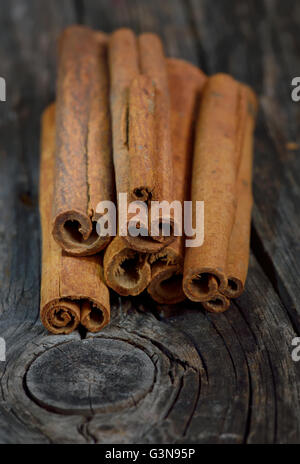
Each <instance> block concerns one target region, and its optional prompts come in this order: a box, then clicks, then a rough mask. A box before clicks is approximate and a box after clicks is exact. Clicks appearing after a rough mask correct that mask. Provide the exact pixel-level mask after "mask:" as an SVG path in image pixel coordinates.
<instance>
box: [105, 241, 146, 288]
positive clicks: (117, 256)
mask: <svg viewBox="0 0 300 464" xmlns="http://www.w3.org/2000/svg"><path fill="white" fill-rule="evenodd" d="M147 257H148V256H147V254H145V253H139V252H137V251H136V250H132V249H130V248H128V245H127V244H126V242H125V241H124V240H123V239H122V238H120V237H115V238H114V239H113V241H112V242H111V243H110V245H109V246H108V247H107V249H106V251H105V254H104V260H103V267H104V278H105V281H106V284H107V285H108V286H109V287H110V288H112V289H113V290H114V291H115V292H117V293H119V295H124V296H127V295H132V296H135V295H139V294H140V293H141V292H142V291H143V290H145V288H146V287H147V286H148V284H149V282H150V280H151V268H150V265H149V263H148V261H147Z"/></svg>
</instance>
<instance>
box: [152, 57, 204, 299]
mask: <svg viewBox="0 0 300 464" xmlns="http://www.w3.org/2000/svg"><path fill="white" fill-rule="evenodd" d="M167 69H168V82H169V92H170V101H171V142H172V163H173V175H174V199H175V200H178V201H180V202H181V204H182V207H183V202H184V201H185V200H188V199H189V194H190V192H189V189H190V180H191V158H192V150H193V136H194V120H195V115H196V107H197V104H198V103H199V98H200V93H201V90H202V87H203V85H204V83H205V81H206V76H205V75H204V74H203V73H202V71H200V70H199V69H198V68H196V67H195V66H193V65H191V64H190V63H188V62H186V61H183V60H178V59H174V58H168V59H167ZM184 240H185V239H184V236H181V237H176V239H175V241H174V242H173V243H171V244H170V245H168V246H166V247H165V248H164V249H163V250H162V251H160V252H158V253H154V254H152V255H151V256H150V258H149V262H150V263H151V283H150V285H149V287H148V292H149V294H150V295H151V297H152V298H153V299H154V300H155V301H157V302H158V303H161V304H164V303H169V304H173V303H178V302H180V301H183V300H184V299H185V295H184V293H183V290H182V274H183V260H184Z"/></svg>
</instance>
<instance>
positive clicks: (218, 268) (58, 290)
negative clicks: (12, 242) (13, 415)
mask: <svg viewBox="0 0 300 464" xmlns="http://www.w3.org/2000/svg"><path fill="white" fill-rule="evenodd" d="M256 110H257V103H256V98H255V95H254V93H253V92H252V91H251V89H250V88H248V87H247V86H246V85H244V84H241V83H239V82H237V81H236V80H234V79H233V78H232V77H231V76H229V75H226V74H216V75H213V76H211V77H207V76H206V75H205V74H204V73H203V72H202V71H201V70H199V69H198V68H197V67H195V66H193V65H192V64H190V63H188V62H186V61H183V60H180V59H174V58H166V57H165V55H164V52H163V47H162V44H161V41H160V39H159V38H158V36H156V35H154V34H149V33H147V34H142V35H140V36H138V37H137V36H136V35H135V34H134V33H133V32H132V31H131V30H129V29H120V30H117V31H115V32H114V33H112V34H111V35H106V34H104V33H101V32H98V31H93V30H91V29H89V28H87V27H84V26H71V27H69V28H67V29H66V30H65V31H64V32H63V33H62V35H61V37H60V40H59V47H58V77H57V93H56V102H55V103H53V104H51V105H50V106H49V107H48V108H46V110H45V112H44V114H43V117H42V136H41V165H40V166H41V167H40V214H41V224H42V284H41V308H40V313H41V320H42V322H43V324H44V325H45V327H46V328H47V329H48V330H49V331H50V332H53V333H70V332H71V331H72V330H74V329H75V328H76V327H77V326H78V325H79V324H81V325H83V326H84V327H86V328H87V330H90V331H94V332H96V331H98V330H101V328H102V327H104V326H105V325H106V324H107V323H108V322H109V319H110V304H109V290H108V287H109V288H111V289H113V290H114V291H116V292H117V293H119V294H120V295H133V296H135V295H138V294H140V293H141V292H143V291H144V290H146V289H147V292H148V293H149V294H150V296H151V297H152V298H153V299H154V300H155V301H156V302H158V303H160V304H173V303H178V302H180V301H183V300H184V299H185V298H189V299H191V300H193V301H198V302H201V303H202V305H203V307H204V308H205V309H207V310H208V311H213V312H222V311H224V310H226V309H227V308H228V307H229V304H230V299H231V298H236V297H237V296H239V295H240V294H241V293H242V291H243V289H244V286H245V280H246V275H247V268H248V259H249V238H250V220H251V208H252V192H251V177H252V143H253V131H254V123H255V115H256ZM124 201H125V207H126V212H127V216H126V217H125V218H123V216H122V214H123V213H122V211H123V210H124ZM200 202H201V203H203V205H204V221H203V224H202V227H203V232H204V241H203V243H200V244H199V245H197V246H194V245H191V246H187V243H189V242H190V243H191V242H193V240H190V241H188V240H186V238H187V237H186V235H187V231H186V228H185V227H184V228H183V227H182V221H181V220H182V218H183V216H184V218H185V213H184V215H183V210H184V211H185V206H186V205H188V206H189V211H190V213H191V214H190V218H191V220H192V221H191V227H190V228H191V230H192V233H191V234H188V235H189V238H190V239H193V236H195V234H196V235H197V233H198V229H199V227H200V226H199V224H198V222H197V217H196V211H197V205H198V203H200ZM114 205H116V207H115V208H114V207H112V206H114ZM163 205H167V206H168V205H169V208H168V207H163ZM170 205H171V206H170ZM174 205H175V206H176V208H175V206H174ZM133 206H134V208H133ZM178 208H179V210H180V212H181V216H180V215H179V216H178V214H177V213H176V212H178ZM175 210H176V212H175ZM137 211H138V214H137ZM121 213H122V214H121ZM152 213H153V214H152ZM154 213H155V214H154ZM117 216H118V221H117ZM121 217H122V218H123V219H122V221H121V219H120V218H121ZM116 221H117V222H116ZM195 224H196V228H195V227H194V228H193V225H195ZM197 228H198V229H197Z"/></svg>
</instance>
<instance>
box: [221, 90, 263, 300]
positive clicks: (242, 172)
mask: <svg viewBox="0 0 300 464" xmlns="http://www.w3.org/2000/svg"><path fill="white" fill-rule="evenodd" d="M241 101H242V105H243V107H244V108H245V110H244V111H243V114H244V116H245V122H244V137H243V140H242V142H241V160H240V164H239V170H238V177H237V208H236V213H235V221H234V225H233V228H232V233H231V237H230V241H229V248H228V259H227V266H226V275H227V280H228V286H227V287H226V289H225V290H224V295H226V296H227V297H230V298H236V297H238V296H239V295H241V293H242V292H243V290H244V286H245V281H246V277H247V272H248V263H249V252H250V228H251V210H252V204H253V198H252V158H253V131H254V125H255V116H256V112H257V100H256V97H255V95H254V93H253V91H252V90H251V89H250V88H249V87H246V86H243V88H242V90H241Z"/></svg>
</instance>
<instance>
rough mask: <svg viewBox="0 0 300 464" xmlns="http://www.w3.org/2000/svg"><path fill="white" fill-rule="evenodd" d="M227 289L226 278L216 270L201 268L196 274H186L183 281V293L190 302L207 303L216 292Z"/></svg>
mask: <svg viewBox="0 0 300 464" xmlns="http://www.w3.org/2000/svg"><path fill="white" fill-rule="evenodd" d="M226 287H227V278H226V276H225V274H224V273H222V272H220V271H218V270H217V269H210V268H201V269H199V270H198V272H197V273H193V274H191V273H189V272H187V274H186V276H185V278H184V280H183V291H184V293H185V295H186V296H187V297H188V298H189V299H190V300H192V301H200V302H203V301H209V300H211V299H212V298H213V296H214V295H215V294H216V292H218V291H219V292H223V291H224V289H225V288H226Z"/></svg>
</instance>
